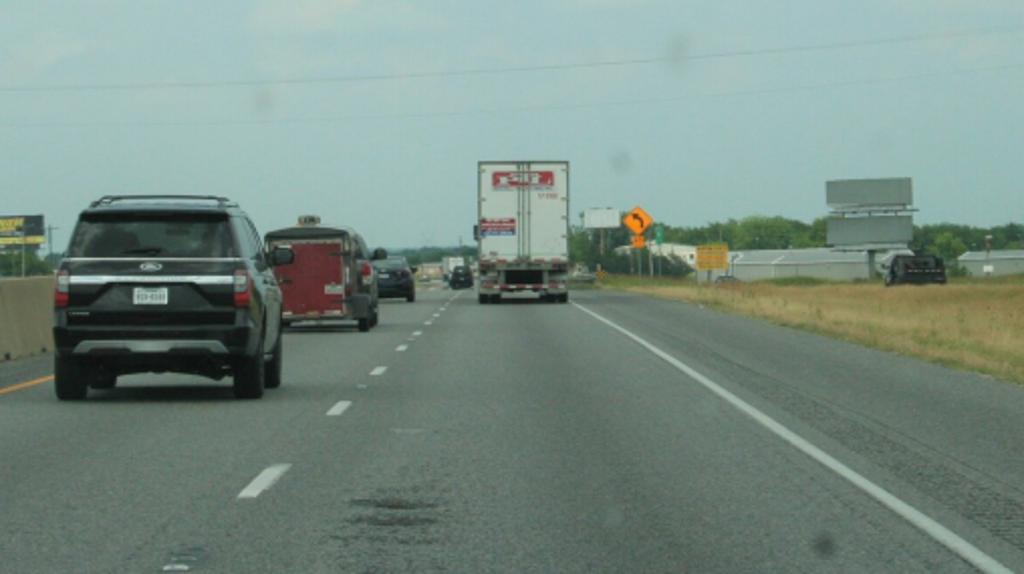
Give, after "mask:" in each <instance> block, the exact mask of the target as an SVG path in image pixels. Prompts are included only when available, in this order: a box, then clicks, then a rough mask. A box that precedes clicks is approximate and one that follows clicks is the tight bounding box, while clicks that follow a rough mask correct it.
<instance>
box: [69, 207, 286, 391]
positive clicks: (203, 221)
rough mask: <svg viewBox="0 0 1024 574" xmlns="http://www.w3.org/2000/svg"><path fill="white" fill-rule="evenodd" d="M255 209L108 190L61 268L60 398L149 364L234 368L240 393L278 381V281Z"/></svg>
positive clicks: (209, 373)
mask: <svg viewBox="0 0 1024 574" xmlns="http://www.w3.org/2000/svg"><path fill="white" fill-rule="evenodd" d="M293 259H294V254H293V253H292V252H291V251H290V250H288V249H274V250H271V251H269V252H266V251H265V250H264V248H263V243H262V241H261V239H260V234H259V233H257V231H256V227H255V226H254V225H253V223H252V221H251V220H250V219H249V217H248V216H247V215H246V214H245V213H244V212H243V211H242V210H241V209H239V207H238V204H236V203H234V202H232V201H229V200H228V199H226V198H223V197H213V196H187V195H161V196H106V197H103V198H102V199H100V200H98V201H94V202H93V203H92V204H91V205H90V206H89V207H88V208H87V209H85V210H84V211H83V212H82V213H81V214H80V215H79V218H78V223H77V224H76V225H75V229H74V232H73V233H72V235H71V242H70V245H69V247H68V250H67V252H66V253H65V258H64V260H63V261H61V264H60V267H59V269H58V271H57V276H56V289H55V293H54V306H55V317H54V326H53V337H54V343H55V345H56V355H55V363H54V385H55V387H56V392H57V397H58V398H59V399H61V400H80V399H84V398H85V397H86V395H87V394H88V391H89V388H90V387H92V388H94V389H109V388H112V387H113V386H114V385H115V384H116V382H117V377H118V376H119V375H127V374H131V373H146V372H156V373H162V372H175V373H191V374H197V375H202V376H206V377H210V378H212V379H217V380H219V379H221V378H223V377H224V376H227V375H231V376H233V377H234V393H235V396H236V397H238V398H259V397H261V396H263V389H264V388H275V387H277V386H279V385H280V384H281V361H282V357H281V291H280V289H279V288H278V285H277V281H276V280H275V279H274V274H273V267H274V266H277V265H286V264H289V263H291V262H292V260H293Z"/></svg>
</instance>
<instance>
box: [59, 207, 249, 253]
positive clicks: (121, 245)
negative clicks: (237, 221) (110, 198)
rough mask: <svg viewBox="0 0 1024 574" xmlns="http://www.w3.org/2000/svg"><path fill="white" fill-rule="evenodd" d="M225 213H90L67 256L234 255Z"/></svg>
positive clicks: (80, 224) (77, 232)
mask: <svg viewBox="0 0 1024 574" xmlns="http://www.w3.org/2000/svg"><path fill="white" fill-rule="evenodd" d="M234 253H235V248H234V245H233V242H232V240H231V228H230V225H229V222H228V216H227V215H226V214H220V213H213V214H204V215H198V214H196V213H194V212H190V213H187V214H181V215H179V216H176V215H175V214H138V213H132V214H87V215H84V216H83V217H82V219H80V220H79V222H78V225H77V226H76V227H75V235H74V237H73V238H72V239H71V248H70V250H69V252H68V257H234V256H235V255H234Z"/></svg>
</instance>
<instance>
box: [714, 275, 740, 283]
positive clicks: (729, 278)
mask: <svg viewBox="0 0 1024 574" xmlns="http://www.w3.org/2000/svg"><path fill="white" fill-rule="evenodd" d="M739 282H740V280H739V279H737V278H736V276H735V275H719V276H718V277H715V283H739Z"/></svg>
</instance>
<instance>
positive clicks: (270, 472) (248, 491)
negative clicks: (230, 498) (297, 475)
mask: <svg viewBox="0 0 1024 574" xmlns="http://www.w3.org/2000/svg"><path fill="white" fill-rule="evenodd" d="M291 467H292V465H290V464H275V465H274V466H271V467H269V468H267V469H265V470H264V471H263V472H261V473H260V475H259V476H257V477H256V478H255V479H253V481H252V482H250V483H249V486H247V487H245V489H244V490H242V492H240V493H238V498H256V497H257V496H259V495H260V494H262V493H263V492H264V491H266V490H268V489H269V488H270V487H271V486H274V483H275V482H277V481H278V480H281V477H282V476H284V473H286V472H288V469H290V468H291Z"/></svg>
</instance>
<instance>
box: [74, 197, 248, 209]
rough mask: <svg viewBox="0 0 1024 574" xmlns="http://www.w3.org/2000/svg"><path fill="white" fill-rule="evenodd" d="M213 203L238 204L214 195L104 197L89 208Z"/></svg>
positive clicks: (226, 205)
mask: <svg viewBox="0 0 1024 574" xmlns="http://www.w3.org/2000/svg"><path fill="white" fill-rule="evenodd" d="M166 200H174V201H179V202H195V203H213V204H216V205H217V206H218V207H238V204H237V203H235V202H234V201H231V200H230V199H228V198H226V197H219V196H216V195H104V196H103V197H101V198H99V199H97V200H96V201H94V202H92V204H90V205H89V207H99V206H103V205H112V204H114V203H118V202H121V201H154V202H159V201H166Z"/></svg>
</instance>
